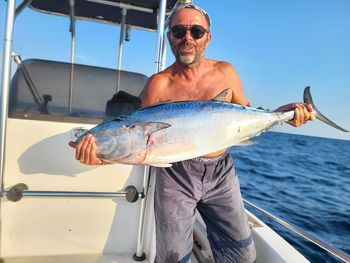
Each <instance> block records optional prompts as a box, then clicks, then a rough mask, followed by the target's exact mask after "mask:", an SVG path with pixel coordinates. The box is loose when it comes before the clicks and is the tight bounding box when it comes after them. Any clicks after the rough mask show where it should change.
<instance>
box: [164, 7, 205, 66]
mask: <svg viewBox="0 0 350 263" xmlns="http://www.w3.org/2000/svg"><path fill="white" fill-rule="evenodd" d="M177 25H182V26H186V27H187V29H188V30H186V34H185V35H184V37H182V38H176V37H174V36H173V35H172V33H171V32H170V31H169V32H168V39H169V43H170V46H171V50H172V52H173V54H174V56H175V57H176V61H177V62H179V63H181V64H183V65H186V66H190V65H193V64H196V63H197V62H198V61H199V60H200V59H201V58H202V57H203V56H204V51H205V49H206V47H207V46H208V44H209V42H210V39H211V35H210V33H208V32H206V33H204V35H203V37H202V38H200V39H196V38H194V37H193V36H192V35H191V33H190V30H189V29H190V27H191V26H193V25H200V26H202V27H203V28H205V29H208V27H209V26H208V23H207V21H206V20H205V18H204V16H203V15H202V14H201V13H200V12H199V11H197V10H195V9H191V8H184V9H181V10H179V11H177V12H176V13H175V14H174V15H173V17H172V19H171V25H170V28H172V27H173V26H177Z"/></svg>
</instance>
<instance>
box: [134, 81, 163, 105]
mask: <svg viewBox="0 0 350 263" xmlns="http://www.w3.org/2000/svg"><path fill="white" fill-rule="evenodd" d="M164 82H165V78H164V77H163V76H162V75H161V74H156V75H153V76H152V77H150V78H149V79H148V81H147V82H146V85H145V88H144V89H143V91H142V92H141V95H140V97H141V107H142V108H144V107H148V106H151V105H153V104H156V103H159V102H162V97H163V96H162V95H163V87H164Z"/></svg>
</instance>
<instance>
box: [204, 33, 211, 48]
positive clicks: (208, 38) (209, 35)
mask: <svg viewBox="0 0 350 263" xmlns="http://www.w3.org/2000/svg"><path fill="white" fill-rule="evenodd" d="M210 41H211V34H210V33H207V44H206V45H205V48H207V47H208V46H209V43H210Z"/></svg>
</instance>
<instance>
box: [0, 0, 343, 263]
mask: <svg viewBox="0 0 350 263" xmlns="http://www.w3.org/2000/svg"><path fill="white" fill-rule="evenodd" d="M182 2H183V1H182ZM187 2H191V1H187ZM178 4H181V1H177V0H168V1H166V0H152V1H142V0H129V1H118V0H67V1H59V0H51V1H47V0H24V1H23V2H22V3H21V4H19V5H17V6H16V1H15V0H7V19H6V32H5V38H4V39H5V40H4V56H3V68H2V69H3V71H2V82H1V85H2V94H1V99H2V102H1V130H0V145H1V146H0V184H1V188H0V197H1V202H0V223H1V228H0V258H1V260H2V262H4V263H19V262H21V263H30V262H36V263H41V262H45V263H66V262H74V263H82V262H83V263H92V262H94V263H112V262H122V263H128V262H135V261H139V262H154V258H155V253H156V251H155V225H154V224H155V223H154V212H153V191H154V179H155V175H154V173H155V170H154V169H153V168H151V167H147V166H137V165H135V166H133V165H121V164H113V165H103V166H98V167H96V166H92V167H89V166H85V165H81V164H80V163H78V162H77V161H76V160H75V159H74V150H73V149H72V148H70V147H69V146H68V142H69V141H71V140H74V139H75V138H77V137H78V136H79V135H80V134H81V132H83V131H84V130H85V129H89V128H91V127H93V126H95V125H96V124H98V123H100V122H102V121H104V120H106V119H110V118H113V116H115V115H117V114H120V113H125V112H126V111H129V110H132V109H134V108H137V107H138V106H139V104H138V103H139V101H138V96H139V95H140V93H141V91H142V89H143V86H144V84H145V82H146V81H147V78H148V77H147V76H145V75H144V74H141V73H138V72H131V71H125V70H122V69H121V57H122V47H123V42H124V39H125V37H126V36H127V35H128V32H129V31H130V30H138V29H141V30H147V31H150V32H157V38H156V58H155V70H154V72H159V71H161V70H162V69H163V68H164V66H165V56H164V54H165V37H164V35H165V34H164V32H165V31H164V29H165V27H166V23H167V17H168V15H169V13H170V12H171V10H172V9H174V8H176V6H177V5H178ZM25 8H31V9H33V10H35V11H38V15H42V14H41V13H45V14H52V15H59V16H63V17H66V18H67V19H69V21H70V27H69V29H70V32H71V58H70V61H67V62H60V61H54V60H44V59H38V58H29V59H25V60H22V58H21V57H20V56H19V55H17V54H16V53H14V50H13V49H12V39H13V30H14V21H15V19H16V17H17V16H20V15H21V12H22V11H23V10H24V9H25ZM77 19H79V20H88V21H90V22H91V23H107V24H113V25H115V24H117V25H120V27H121V30H120V42H119V52H118V54H119V56H118V67H117V69H110V68H103V67H96V66H91V65H82V64H77V63H75V31H76V29H75V21H76V20H77ZM12 59H14V61H15V62H16V64H17V69H16V72H15V73H14V74H13V77H12V78H11V60H12ZM151 66H152V65H151ZM96 87H103V88H99V89H96ZM245 203H246V205H249V206H252V207H255V208H256V209H258V210H259V211H262V212H264V213H265V214H268V215H269V216H270V217H272V218H274V216H273V215H271V214H269V213H268V212H266V211H264V210H262V209H261V208H258V207H256V206H255V205H254V204H251V203H249V202H248V201H245ZM246 213H247V217H248V218H249V222H250V226H251V229H252V233H253V239H254V241H255V244H256V247H257V261H256V262H258V263H267V262H274V263H279V262H300V263H302V262H309V261H308V260H307V259H306V258H305V257H304V256H303V255H302V254H301V253H300V252H298V251H297V250H296V249H295V248H294V247H293V246H291V245H290V244H289V243H288V242H287V241H286V240H284V239H283V238H282V237H281V236H280V235H278V234H277V233H276V232H275V231H274V230H272V229H271V228H270V227H269V226H267V225H266V224H265V223H264V222H263V221H262V220H260V219H259V218H258V217H257V216H256V215H254V214H253V213H251V212H249V211H248V210H247V211H246ZM274 219H275V220H277V221H280V223H281V224H283V225H285V226H286V227H288V228H290V229H292V230H293V231H294V232H297V233H299V234H301V235H303V236H305V237H306V238H308V239H309V240H311V241H312V242H314V243H315V244H318V245H321V246H322V247H325V248H326V249H327V250H328V251H330V252H331V253H334V254H335V255H336V256H338V257H339V258H340V259H342V260H344V261H347V262H349V261H348V260H349V258H348V256H347V255H345V254H343V253H342V252H341V251H338V250H336V249H335V248H332V247H328V246H327V245H325V244H324V243H323V242H322V241H320V240H317V239H316V238H313V237H312V236H310V235H308V234H307V233H302V231H300V230H298V229H297V228H296V227H294V226H291V225H289V224H287V223H286V222H283V221H282V220H280V219H278V218H274ZM194 240H195V242H194V247H193V253H192V257H191V262H194V263H196V262H214V259H213V256H212V253H211V249H210V246H209V242H208V240H207V237H206V227H205V224H204V222H203V220H202V219H201V217H200V215H199V214H197V219H196V223H195V228H194Z"/></svg>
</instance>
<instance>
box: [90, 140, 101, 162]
mask: <svg viewBox="0 0 350 263" xmlns="http://www.w3.org/2000/svg"><path fill="white" fill-rule="evenodd" d="M96 153H97V145H96V143H95V141H94V143H93V144H92V145H91V162H92V164H102V161H101V160H100V159H99V158H97V156H96Z"/></svg>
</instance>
